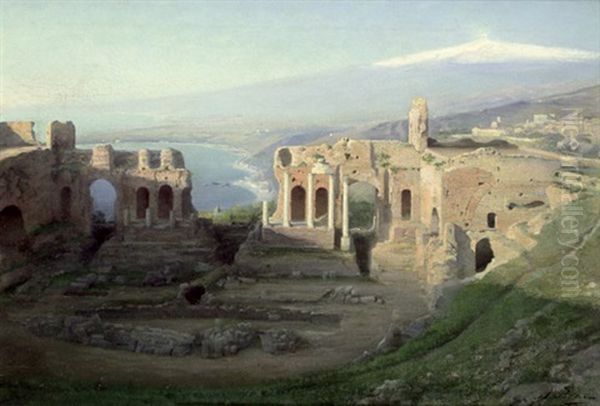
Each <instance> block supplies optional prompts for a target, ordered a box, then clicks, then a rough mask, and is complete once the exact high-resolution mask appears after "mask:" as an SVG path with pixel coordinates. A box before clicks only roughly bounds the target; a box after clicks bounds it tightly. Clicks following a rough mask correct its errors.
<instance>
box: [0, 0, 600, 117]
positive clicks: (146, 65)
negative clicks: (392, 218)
mask: <svg viewBox="0 0 600 406" xmlns="http://www.w3.org/2000/svg"><path fill="white" fill-rule="evenodd" d="M0 7H1V10H0V18H1V21H0V22H1V33H0V34H1V38H0V43H1V49H0V62H1V66H0V67H1V71H0V79H1V84H0V89H1V91H2V100H1V104H2V106H3V107H14V106H26V105H32V104H50V103H51V104H68V105H73V104H86V103H93V102H97V101H113V100H120V99H136V98H145V97H154V96H163V95H176V94H181V93H188V92H197V91H210V90H217V89H223V88H228V87H235V86H240V85H244V84H250V83H255V82H259V81H265V80H273V79H278V78H285V77H294V76H298V75H305V74H311V73H316V72H319V71H323V70H331V69H336V68H341V67H345V66H348V65H359V64H370V63H372V62H375V61H378V60H381V59H387V58H391V57H395V56H399V55H403V54H408V53H412V52H418V51H423V50H427V49H435V48H439V47H446V46H452V45H457V44H460V43H464V42H468V41H472V40H474V39H476V38H478V37H480V36H481V35H483V34H488V35H489V37H490V39H492V40H502V41H513V42H523V43H532V44H539V45H548V46H560V47H569V48H580V49H586V50H592V51H600V23H599V21H600V1H588V2H584V1H565V2H560V1H537V2H524V1H518V2H517V1H514V2H500V1H484V2H476V1H466V2H457V1H453V2H451V1H442V2H423V1H422V2H410V1H397V2H391V1H382V2H374V1H369V2H366V1H348V2H342V1H335V2H333V1H332V2H307V1H303V2H293V1H277V2H253V1H244V2H216V1H215V2H208V1H178V2H174V1H168V2H167V1H102V2H92V1H76V0H73V1H25V0H19V1H8V0H0Z"/></svg>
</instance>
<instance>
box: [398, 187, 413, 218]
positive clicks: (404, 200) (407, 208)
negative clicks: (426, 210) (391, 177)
mask: <svg viewBox="0 0 600 406" xmlns="http://www.w3.org/2000/svg"><path fill="white" fill-rule="evenodd" d="M400 200H401V204H402V206H401V207H402V210H401V212H402V213H401V214H402V220H410V218H411V212H412V195H411V191H410V189H404V190H403V191H402V193H401V199H400Z"/></svg>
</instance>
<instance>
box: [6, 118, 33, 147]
mask: <svg viewBox="0 0 600 406" xmlns="http://www.w3.org/2000/svg"><path fill="white" fill-rule="evenodd" d="M33 126H34V123H33V121H9V122H1V123H0V148H8V147H19V146H29V145H37V140H36V139H35V133H34V131H33Z"/></svg>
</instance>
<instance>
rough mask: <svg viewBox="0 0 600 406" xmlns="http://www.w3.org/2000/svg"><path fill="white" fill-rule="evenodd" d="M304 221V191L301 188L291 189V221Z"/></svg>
mask: <svg viewBox="0 0 600 406" xmlns="http://www.w3.org/2000/svg"><path fill="white" fill-rule="evenodd" d="M304 220H306V191H305V190H304V188H303V187H302V186H295V187H294V188H293V189H292V221H304Z"/></svg>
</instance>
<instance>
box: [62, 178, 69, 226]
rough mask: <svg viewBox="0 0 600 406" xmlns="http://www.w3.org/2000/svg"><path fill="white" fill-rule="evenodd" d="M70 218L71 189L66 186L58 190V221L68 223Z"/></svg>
mask: <svg viewBox="0 0 600 406" xmlns="http://www.w3.org/2000/svg"><path fill="white" fill-rule="evenodd" d="M70 218H71V188H70V187H68V186H65V187H63V188H62V189H61V190H60V220H61V221H68V220H69V219H70Z"/></svg>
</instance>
